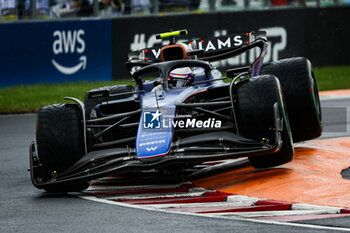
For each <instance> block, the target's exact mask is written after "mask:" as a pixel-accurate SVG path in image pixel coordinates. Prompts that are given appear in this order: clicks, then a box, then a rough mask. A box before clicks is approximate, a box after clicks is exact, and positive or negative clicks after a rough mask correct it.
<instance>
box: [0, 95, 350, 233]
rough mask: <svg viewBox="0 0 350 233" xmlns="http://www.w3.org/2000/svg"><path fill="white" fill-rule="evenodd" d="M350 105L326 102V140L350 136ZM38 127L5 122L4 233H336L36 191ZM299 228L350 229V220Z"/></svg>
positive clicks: (1, 173)
mask: <svg viewBox="0 0 350 233" xmlns="http://www.w3.org/2000/svg"><path fill="white" fill-rule="evenodd" d="M349 102H350V100H349V99H336V100H327V101H322V104H323V107H325V111H324V113H325V115H324V122H325V125H326V127H325V131H326V132H325V134H324V135H323V137H324V138H329V137H338V136H346V135H347V136H349V135H350V134H349V132H350V131H349V130H348V121H349V120H348V119H347V118H348V117H347V116H345V118H344V115H342V114H343V113H344V111H345V114H346V113H348V109H346V108H344V107H347V106H350V103H349ZM344 109H345V110H344ZM347 115H349V114H347ZM339 117H340V118H339ZM344 119H345V120H344ZM34 123H35V115H12V116H10V115H9V116H0V178H1V179H0V187H1V192H0V207H1V212H0V232H73V231H74V232H301V231H302V232H330V231H331V230H330V229H328V230H320V229H313V228H303V227H301V226H293V225H272V224H264V223H256V222H247V221H244V220H235V219H217V218H205V217H198V216H191V215H180V214H171V213H163V212H156V211H148V210H142V209H132V208H128V207H122V206H114V205H108V204H103V203H97V202H91V201H87V200H83V199H80V198H76V197H74V196H70V195H62V194H61V195H57V194H56V195H54V194H46V193H44V192H43V191H41V190H37V189H35V188H34V187H33V186H32V185H31V183H30V179H29V173H28V172H27V168H28V150H29V149H28V145H29V143H30V141H31V140H32V139H33V138H34ZM349 165H350V164H349ZM300 195H302V194H300ZM298 223H305V224H312V225H318V226H331V227H343V228H348V229H350V218H336V219H320V220H305V221H298ZM335 230H336V229H335Z"/></svg>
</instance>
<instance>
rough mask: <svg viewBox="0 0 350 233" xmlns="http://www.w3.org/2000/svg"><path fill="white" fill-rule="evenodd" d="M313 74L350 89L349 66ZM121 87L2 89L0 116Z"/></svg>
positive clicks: (327, 84) (322, 85)
mask: <svg viewBox="0 0 350 233" xmlns="http://www.w3.org/2000/svg"><path fill="white" fill-rule="evenodd" d="M314 72H315V76H316V80H317V84H318V87H319V90H320V91H325V90H336V89H350V66H341V67H324V68H315V69H314ZM119 84H130V85H135V83H134V82H132V81H131V80H121V81H114V82H76V83H62V84H38V85H26V86H13V87H6V88H0V114H9V113H29V112H36V111H37V110H38V109H39V108H40V107H42V106H44V105H48V104H54V103H62V102H65V101H64V100H63V97H65V96H72V97H76V98H79V99H81V100H83V99H84V96H85V93H86V92H87V91H88V90H91V89H93V88H97V87H101V86H109V85H119Z"/></svg>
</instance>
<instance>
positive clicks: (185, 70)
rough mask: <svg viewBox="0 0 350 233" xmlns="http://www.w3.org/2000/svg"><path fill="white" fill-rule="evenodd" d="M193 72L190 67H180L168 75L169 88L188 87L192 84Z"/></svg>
mask: <svg viewBox="0 0 350 233" xmlns="http://www.w3.org/2000/svg"><path fill="white" fill-rule="evenodd" d="M192 79H193V71H192V69H191V68H190V67H181V68H177V69H174V70H172V71H171V72H170V73H169V77H168V84H169V87H170V88H174V87H184V86H190V85H191V84H192Z"/></svg>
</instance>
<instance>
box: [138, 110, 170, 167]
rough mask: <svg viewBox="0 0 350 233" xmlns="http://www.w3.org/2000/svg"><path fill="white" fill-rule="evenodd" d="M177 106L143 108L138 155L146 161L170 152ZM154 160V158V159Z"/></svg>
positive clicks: (139, 129)
mask: <svg viewBox="0 0 350 233" xmlns="http://www.w3.org/2000/svg"><path fill="white" fill-rule="evenodd" d="M175 111H176V107H175V106H174V105H173V106H167V107H160V108H159V109H158V108H146V109H143V111H142V114H141V117H140V123H139V127H138V132H137V138H136V147H135V148H136V156H137V158H139V159H142V160H144V161H146V160H147V159H150V158H156V157H158V158H159V159H161V157H162V156H164V155H166V154H168V153H169V151H170V148H171V142H172V139H173V131H174V127H173V124H172V122H173V119H174V117H175ZM152 160H153V161H154V159H152Z"/></svg>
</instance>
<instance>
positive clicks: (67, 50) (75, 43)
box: [51, 29, 87, 75]
mask: <svg viewBox="0 0 350 233" xmlns="http://www.w3.org/2000/svg"><path fill="white" fill-rule="evenodd" d="M52 35H53V38H54V41H53V44H52V51H53V54H54V55H55V57H56V56H58V55H72V54H78V55H79V58H78V59H77V63H75V64H72V65H70V66H64V65H62V64H60V63H58V62H57V61H56V60H55V58H53V59H51V62H52V65H53V66H54V67H55V68H56V69H57V70H58V71H59V72H61V73H62V74H65V75H72V74H75V73H77V72H78V71H79V70H85V68H86V64H87V57H86V56H85V55H84V52H85V49H86V43H85V40H84V35H85V31H84V30H83V29H80V30H62V31H60V30H56V31H54V32H53V34H52Z"/></svg>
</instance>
